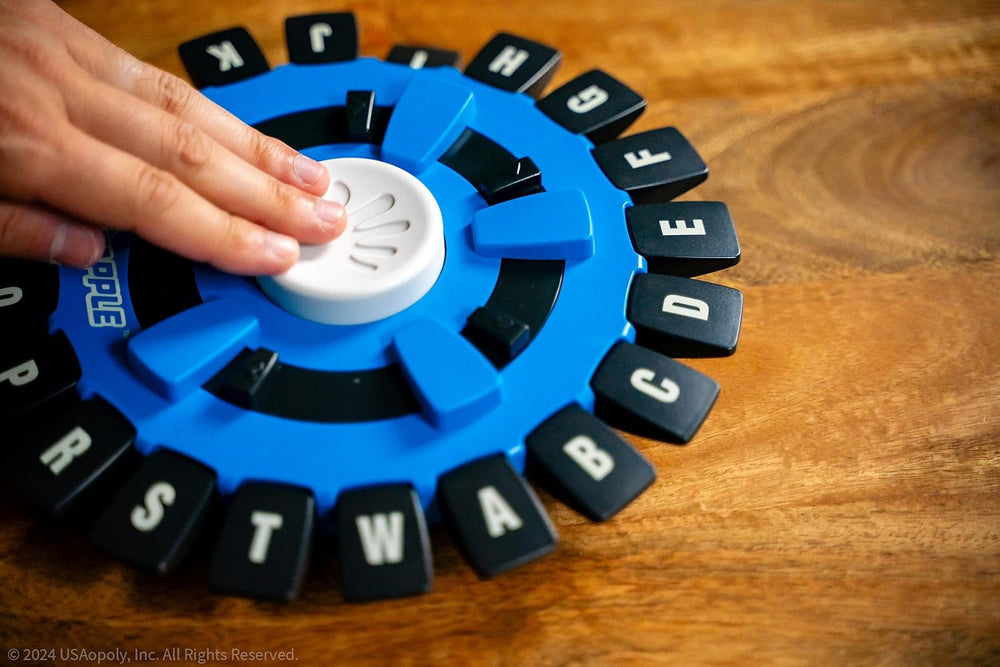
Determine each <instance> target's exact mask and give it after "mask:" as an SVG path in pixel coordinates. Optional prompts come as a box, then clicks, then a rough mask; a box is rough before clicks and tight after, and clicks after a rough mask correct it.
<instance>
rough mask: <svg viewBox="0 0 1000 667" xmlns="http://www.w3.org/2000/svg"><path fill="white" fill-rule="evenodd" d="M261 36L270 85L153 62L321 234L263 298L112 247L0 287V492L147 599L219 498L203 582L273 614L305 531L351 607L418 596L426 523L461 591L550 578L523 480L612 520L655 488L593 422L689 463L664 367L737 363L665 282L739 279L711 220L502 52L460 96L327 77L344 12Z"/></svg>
mask: <svg viewBox="0 0 1000 667" xmlns="http://www.w3.org/2000/svg"><path fill="white" fill-rule="evenodd" d="M286 32H287V38H288V45H289V54H290V58H291V60H292V63H291V64H288V65H284V66H281V67H278V68H275V69H273V70H271V69H269V67H268V65H267V63H266V60H265V59H264V56H263V54H262V53H261V52H260V50H259V49H258V47H257V46H256V44H255V43H254V42H253V40H252V38H251V37H250V36H249V34H248V33H247V32H246V31H245V30H242V29H231V30H226V31H222V32H219V33H213V34H211V35H207V36H205V37H202V38H199V39H196V40H192V41H191V42H187V43H185V44H184V45H182V46H181V56H182V59H183V61H184V63H185V66H186V67H187V69H188V71H189V73H190V75H191V77H192V80H193V81H194V82H195V84H196V85H198V86H199V87H202V88H203V92H204V94H205V95H207V96H208V97H209V98H211V99H213V100H214V101H215V102H217V103H219V104H220V105H221V106H223V107H225V108H227V109H229V110H230V111H232V112H233V113H234V114H236V115H237V116H238V117H240V118H241V119H243V120H244V121H246V122H248V123H250V124H252V125H254V126H256V127H257V128H258V129H260V130H261V131H263V132H265V133H267V134H270V135H272V136H275V137H278V138H279V139H281V140H283V141H285V142H286V143H288V144H290V145H291V146H293V147H294V148H296V149H298V150H301V151H302V152H304V153H305V154H307V155H309V156H310V157H312V158H314V159H316V160H320V161H323V163H324V164H325V165H326V166H327V168H328V170H330V172H331V181H332V185H331V188H330V191H329V192H328V193H327V197H328V198H331V199H337V200H339V201H341V202H342V203H344V204H345V206H346V208H347V210H348V217H349V223H348V229H347V231H346V232H345V233H344V235H343V237H341V238H340V239H337V240H336V241H334V242H333V243H331V244H329V245H328V246H321V247H315V248H304V250H303V257H302V259H301V260H300V262H299V264H298V265H297V266H296V267H294V268H293V269H292V270H291V271H290V272H289V273H288V274H285V275H283V276H279V277H276V278H274V279H260V280H254V279H250V278H245V277H238V276H233V275H229V274H225V273H222V272H219V271H217V270H215V269H212V268H210V267H207V266H204V265H200V264H195V263H192V262H190V261H188V260H184V259H181V258H179V257H176V256H174V255H171V254H169V253H167V252H164V251H162V250H159V249H157V248H154V247H152V246H150V245H148V244H146V243H144V242H141V241H139V240H137V239H135V238H133V237H130V236H129V235H125V234H117V235H111V236H110V237H109V242H108V245H107V251H106V253H105V255H104V256H103V257H102V258H101V259H100V260H99V261H98V262H97V264H95V265H94V266H93V267H92V268H90V269H87V270H86V271H78V270H70V269H65V268H60V269H58V270H56V269H55V268H54V267H49V266H42V265H37V264H31V263H26V262H12V261H8V262H5V263H4V264H3V265H2V266H0V318H2V319H0V327H3V328H4V330H5V331H8V332H10V334H11V337H12V339H13V344H11V345H8V346H6V347H5V350H4V352H3V353H2V356H0V405H2V406H3V407H0V419H4V420H5V421H6V423H7V424H8V426H9V428H10V429H11V432H13V433H15V434H16V435H17V439H18V440H19V442H18V443H17V444H16V445H15V446H11V447H8V448H7V451H6V452H5V454H4V455H5V458H6V466H5V468H6V469H7V471H8V473H10V477H11V478H12V480H13V482H14V483H15V484H16V485H17V486H18V487H20V488H21V489H22V490H23V491H24V492H25V493H26V494H27V495H29V497H31V498H32V499H33V500H34V501H35V502H36V503H37V504H38V505H40V506H41V507H42V508H43V509H45V510H46V511H48V512H49V513H51V514H53V515H56V516H67V515H73V514H75V513H81V512H82V513H85V512H86V511H88V508H95V507H96V508H98V509H99V510H100V511H99V512H98V518H97V520H96V523H95V524H94V528H93V532H92V535H93V539H94V541H95V542H96V543H97V544H98V545H99V546H100V547H101V548H103V549H105V550H107V551H108V552H110V553H112V554H114V555H116V556H119V557H121V558H123V559H125V560H127V561H129V562H131V563H133V564H135V565H136V566H138V567H140V568H143V569H146V570H151V571H155V572H160V573H166V572H169V571H170V570H171V569H173V567H175V566H176V564H177V563H178V562H179V561H180V560H181V559H183V558H184V556H185V555H186V554H187V553H188V551H189V550H190V547H191V545H192V544H193V543H194V542H195V541H196V540H197V538H198V537H199V535H201V534H202V533H203V532H205V527H206V525H208V522H210V521H211V519H210V518H209V517H210V511H209V510H210V508H211V507H212V506H213V505H214V504H215V503H216V502H219V499H221V502H222V503H223V505H224V507H225V515H224V518H223V519H222V521H221V525H219V526H217V527H216V530H215V532H216V533H217V534H218V537H217V542H216V548H215V555H214V558H213V563H212V568H211V572H210V583H211V584H212V586H213V587H214V588H215V589H216V590H219V591H222V592H227V593H233V594H238V595H246V596H251V597H262V598H277V599H289V598H291V597H294V595H295V594H296V593H297V591H298V590H299V587H300V584H301V581H302V577H303V574H304V572H305V569H306V566H307V563H308V557H309V554H310V544H311V540H312V536H313V534H314V532H315V531H316V530H319V529H325V528H329V529H332V530H333V531H334V532H335V533H336V536H337V544H338V550H339V563H340V569H341V574H342V577H341V579H342V586H343V592H344V596H345V597H346V598H347V599H350V600H365V599H376V598H386V597H399V596H404V595H413V594H419V593H423V592H426V591H428V590H429V589H430V588H431V584H432V565H431V554H430V549H429V544H428V539H427V528H426V525H425V517H430V519H431V520H438V519H441V520H444V521H445V522H446V524H447V525H448V527H449V529H450V530H451V532H452V534H453V535H454V537H455V539H456V541H457V543H458V545H459V547H460V548H461V549H462V551H463V553H464V554H465V555H466V557H467V558H468V560H469V562H470V564H471V565H472V567H473V568H474V569H475V570H476V571H477V573H479V574H480V575H481V576H493V575H496V574H499V573H501V572H503V571H505V570H508V569H510V568H513V567H516V566H518V565H520V564H523V563H525V562H528V561H530V560H533V559H535V558H537V557H540V556H542V555H544V554H546V553H548V552H550V551H551V550H552V549H553V548H554V547H555V545H556V541H557V538H556V533H555V529H554V527H553V526H552V524H551V522H550V521H549V519H548V517H547V516H546V514H545V511H544V509H543V508H542V507H541V505H540V503H539V502H538V500H537V498H536V497H535V495H534V493H533V492H532V490H531V488H530V487H529V486H528V485H527V484H526V483H525V481H524V479H523V478H522V476H521V473H524V472H527V473H528V475H529V477H531V478H533V479H536V480H537V481H538V482H539V483H541V484H544V485H546V486H547V487H548V488H550V489H551V490H552V491H553V493H555V494H556V495H558V496H559V497H560V498H562V499H564V500H565V501H566V502H567V503H569V504H571V505H572V506H573V507H575V508H576V509H578V510H579V511H581V512H582V513H584V514H586V515H587V516H589V517H591V518H592V519H594V520H604V519H607V518H609V517H611V516H613V515H614V514H615V513H617V512H618V511H619V510H621V509H622V508H623V507H625V506H626V505H627V504H628V503H629V502H631V501H632V500H633V499H634V498H636V497H637V496H638V495H639V494H641V493H642V491H643V490H645V489H646V488H647V487H648V486H649V484H651V483H652V482H653V479H654V477H655V473H654V471H653V469H652V467H651V466H650V465H649V463H648V462H647V461H646V460H645V459H644V458H643V457H642V456H641V455H640V454H639V453H638V452H637V451H636V450H635V449H633V448H632V447H631V446H630V445H628V444H627V443H626V442H625V441H624V440H622V439H621V438H620V437H619V436H618V435H617V434H616V433H615V431H614V430H613V429H611V428H609V427H608V426H607V425H605V421H606V422H608V423H610V424H612V425H614V426H617V427H621V428H625V429H628V430H632V431H639V432H643V433H649V434H652V435H655V436H657V437H660V438H662V439H665V440H670V441H673V442H678V443H683V442H687V441H688V440H690V439H691V438H692V437H693V436H694V434H695V432H696V431H697V429H698V427H699V426H700V425H701V423H702V422H703V420H704V419H705V417H706V415H707V414H708V412H709V410H710V408H711V406H712V404H713V403H714V401H715V398H716V396H717V394H718V387H717V385H716V384H715V383H714V382H713V381H712V380H711V379H709V378H707V377H705V376H704V375H702V374H700V373H698V372H696V371H694V370H693V369H691V368H688V367H686V366H684V365H683V364H680V363H678V362H676V361H674V360H673V359H672V358H670V357H671V356H682V357H683V356H718V355H726V354H731V353H732V352H733V351H734V350H735V347H736V342H737V338H738V333H739V327H740V318H741V314H742V297H741V295H740V294H739V292H737V291H736V290H732V289H729V288H726V287H722V286H719V285H713V284H711V283H706V282H702V281H697V280H693V279H692V278H691V277H692V276H696V275H699V274H703V273H707V272H711V271H715V270H718V269H721V268H725V267H727V266H731V265H733V264H735V263H736V262H737V261H738V260H739V248H738V244H737V241H736V236H735V233H734V232H733V227H732V222H731V220H730V219H729V214H728V211H727V210H726V207H725V206H724V205H722V204H720V203H717V202H676V203H675V202H670V201H669V199H671V198H672V197H674V196H676V195H678V194H680V193H682V192H684V191H686V190H688V189H690V188H691V187H693V186H694V185H696V184H697V183H699V182H701V181H702V180H704V178H705V177H707V168H706V167H705V165H704V163H703V162H702V161H701V158H700V157H699V156H698V155H697V153H696V152H695V151H694V149H693V148H691V146H690V145H689V144H688V143H687V141H686V140H685V139H684V138H683V136H682V135H681V134H680V133H679V132H677V131H676V130H674V129H673V128H663V129H660V130H653V131H649V132H644V133H642V134H637V135H632V136H628V137H624V138H616V137H618V135H619V134H620V133H621V132H623V131H624V130H625V129H626V128H627V127H628V126H629V125H630V124H631V123H632V122H633V121H634V120H635V119H636V118H637V117H638V116H639V114H640V113H641V112H642V110H643V108H644V105H645V104H644V102H643V101H642V99H641V98H640V97H639V96H638V95H637V94H636V93H634V92H633V91H631V90H630V89H629V88H627V87H626V86H625V85H624V84H622V83H620V82H618V81H616V80H614V79H613V78H611V77H610V76H608V75H607V74H605V73H603V72H601V71H599V70H592V71H590V72H587V73H585V74H583V75H581V76H580V77H577V78H576V79H574V80H572V81H570V82H569V83H567V84H565V85H563V86H562V87H560V88H559V89H557V90H555V91H553V92H552V93H550V94H549V95H548V96H546V97H544V98H542V99H536V98H538V97H539V96H540V95H541V91H542V90H543V89H544V87H545V85H546V83H547V82H548V80H549V79H550V78H551V76H552V73H553V72H554V71H555V68H556V66H557V65H558V63H559V54H558V53H557V52H556V51H554V50H552V49H550V48H549V47H546V46H544V45H542V44H538V43H536V42H532V41H529V40H526V39H523V38H519V37H516V36H513V35H507V34H500V35H498V36H497V37H495V38H494V39H493V40H491V41H490V43H489V44H487V45H486V46H485V47H484V48H483V50H482V51H481V52H480V53H479V54H478V55H477V56H476V57H475V58H474V59H473V60H472V61H471V62H470V63H469V65H468V66H467V67H466V68H465V70H464V73H461V72H459V70H458V69H456V66H457V64H458V56H457V54H455V53H453V52H448V51H442V50H434V49H427V48H422V47H408V46H400V47H395V48H394V49H393V51H392V52H391V53H390V55H389V58H388V61H379V60H375V59H370V58H357V34H356V27H355V24H354V18H353V16H352V15H350V14H346V13H335V14H318V15H310V16H299V17H293V18H290V19H288V21H287V22H286ZM647 259H648V264H649V267H650V270H649V271H647V261H646V260H647ZM42 329H44V331H42ZM39 334H41V335H39ZM637 343H638V344H637ZM594 413H596V414H597V415H598V416H599V417H601V418H602V419H599V418H598V417H595V416H594ZM43 424H44V425H43ZM137 455H138V456H137Z"/></svg>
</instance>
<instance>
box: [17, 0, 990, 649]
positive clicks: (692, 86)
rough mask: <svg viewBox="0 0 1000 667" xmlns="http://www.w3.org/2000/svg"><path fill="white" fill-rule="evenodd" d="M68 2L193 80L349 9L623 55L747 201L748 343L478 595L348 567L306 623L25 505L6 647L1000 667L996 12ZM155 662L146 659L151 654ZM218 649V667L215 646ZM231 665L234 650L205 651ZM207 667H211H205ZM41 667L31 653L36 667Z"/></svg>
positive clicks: (631, 73)
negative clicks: (647, 467)
mask: <svg viewBox="0 0 1000 667" xmlns="http://www.w3.org/2000/svg"><path fill="white" fill-rule="evenodd" d="M62 5H63V6H64V7H65V9H66V10H67V11H69V12H70V13H71V14H73V15H75V16H77V17H78V18H80V19H81V20H82V21H84V22H85V23H87V24H88V25H90V26H92V27H93V28H95V29H96V30H98V31H99V32H101V33H103V34H104V35H106V36H108V37H109V38H110V39H111V40H112V41H114V42H115V43H117V44H119V45H121V46H122V47H123V48H125V49H126V50H128V51H130V52H132V53H134V54H136V55H137V56H138V57H140V58H142V59H144V60H147V61H149V62H151V63H154V64H156V65H158V66H161V67H163V68H165V69H167V70H170V71H173V72H175V73H178V74H180V73H182V68H181V66H180V62H179V60H178V58H177V55H176V45H177V44H178V43H180V42H182V41H184V40H186V39H189V38H191V37H194V36H198V35H200V34H204V33H207V32H211V31H213V30H217V29H221V28H225V27H229V26H231V25H236V24H243V25H245V26H246V27H247V28H248V29H249V30H250V31H251V33H252V34H253V35H254V36H255V37H256V38H257V40H258V41H259V42H260V43H261V45H262V46H263V47H264V49H265V51H266V52H267V55H268V57H269V59H270V61H271V63H272V64H279V63H282V62H285V61H286V59H287V58H286V55H285V50H284V44H283V19H284V17H285V16H288V15H292V14H297V13H309V12H315V11H324V10H341V9H352V10H353V11H354V12H356V14H357V17H358V21H359V26H360V30H361V52H362V54H364V55H375V56H379V57H384V55H385V54H386V53H387V52H388V50H389V48H390V47H391V46H392V45H393V44H395V43H413V42H420V43H426V44H429V45H436V46H442V47H446V48H451V49H455V50H458V51H460V52H461V53H462V54H463V55H464V58H465V61H466V62H467V61H468V60H469V59H470V58H471V57H472V55H473V54H475V52H476V51H477V50H478V48H479V47H480V46H481V45H482V44H484V43H485V42H486V41H487V40H488V39H489V38H490V37H491V36H492V35H493V34H494V33H496V32H498V31H501V30H505V31H510V32H514V33H519V34H521V35H524V36H526V37H529V38H533V39H536V40H538V41H542V42H545V43H548V44H551V45H553V46H555V47H557V48H559V49H560V50H561V51H562V53H563V58H564V59H563V64H562V66H561V69H560V71H559V72H558V74H557V76H556V80H555V82H554V83H556V84H558V83H561V82H563V81H566V80H568V79H570V78H572V77H573V76H576V75H577V74H580V73H582V72H584V71H585V70H587V69H590V68H592V67H595V66H598V67H601V68H603V69H605V70H606V71H608V72H610V73H612V74H613V75H614V76H616V77H617V78H619V79H621V80H623V81H625V82H627V83H628V84H629V85H630V86H631V87H632V88H634V89H635V90H637V91H640V92H641V93H642V94H643V95H644V97H645V98H646V99H647V100H648V102H649V107H648V110H647V112H646V114H645V115H644V116H643V117H642V118H641V119H640V120H639V121H638V123H637V124H636V125H635V126H634V128H633V130H632V131H639V130H645V129H652V128H654V127H659V126H662V125H675V126H677V127H678V128H680V129H681V130H682V131H683V132H684V133H685V134H686V135H687V136H688V138H689V139H690V140H691V141H692V143H693V144H694V145H695V146H696V147H697V148H698V149H699V151H700V152H701V154H702V155H703V157H704V158H705V159H706V161H707V162H708V164H709V167H710V169H711V174H712V175H711V177H710V178H709V180H708V182H707V183H705V184H704V185H702V186H700V187H699V188H697V190H696V191H694V192H693V193H691V194H690V195H689V197H687V198H691V199H718V200H721V201H725V202H726V203H728V205H729V207H730V209H731V210H732V212H733V216H734V219H735V221H736V223H737V227H738V231H739V235H740V240H741V242H742V248H743V262H742V263H741V264H740V265H739V266H737V267H736V268H734V269H732V270H729V271H725V272H722V273H720V274H717V275H714V276H712V277H711V279H712V280H714V281H717V282H722V283H725V284H728V285H731V286H734V287H737V288H739V289H740V290H742V291H743V293H744V295H745V298H746V308H745V318H744V326H743V333H742V338H741V344H740V349H739V351H738V352H737V353H736V355H735V356H733V357H731V358H727V359H718V360H710V361H694V362H691V364H692V365H693V366H695V367H697V368H698V369H700V370H702V371H704V372H706V373H708V374H709V375H711V376H712V377H713V378H715V379H716V380H717V381H718V382H719V383H720V384H721V386H722V394H721V397H720V399H719V401H718V403H717V405H716V407H715V409H714V411H713V412H712V413H711V415H710V416H709V418H708V420H707V422H706V424H705V425H704V427H703V428H702V430H701V431H700V433H699V434H698V435H697V437H695V438H694V440H693V441H692V442H691V443H690V444H688V445H687V446H685V447H676V446H671V445H666V444H663V443H660V442H656V441H651V440H644V439H640V438H632V441H633V442H634V443H635V444H636V445H637V447H638V448H639V449H640V450H641V451H642V453H643V454H644V455H645V456H646V457H648V458H649V459H650V460H651V461H652V462H653V463H654V464H655V466H656V468H657V469H658V471H659V479H658V480H657V482H656V483H655V485H654V486H653V487H652V488H651V489H650V490H649V491H647V492H646V493H645V494H643V495H642V496H641V497H640V498H639V499H638V500H637V501H636V502H635V503H634V504H633V505H631V506H630V507H629V508H627V509H626V510H625V511H623V512H622V513H621V514H619V515H618V516H616V517H615V518H614V519H613V520H611V521H609V522H607V523H606V524H592V523H589V522H587V521H586V520H584V519H582V518H580V517H579V516H578V515H577V514H575V513H573V512H572V511H570V510H568V509H567V508H565V507H564V506H562V505H561V504H559V503H557V502H556V501H554V500H553V499H552V498H551V497H549V496H547V495H545V494H544V493H543V494H541V496H542V499H543V501H544V503H545V506H546V507H547V508H548V510H549V511H550V513H551V515H552V518H553V521H554V523H555V524H556V526H557V528H558V530H559V533H560V536H561V545H560V547H559V549H558V551H557V552H556V553H555V554H554V555H552V556H550V557H547V558H545V559H542V560H541V561H538V562H535V563H533V564H531V565H529V566H527V567H524V568H522V569H519V570H515V571H513V572H511V573H508V574H506V575H503V576H501V577H499V578H496V579H494V580H490V581H479V580H478V579H477V578H476V577H475V576H474V575H473V573H472V572H471V570H470V569H469V568H468V567H467V566H466V565H465V564H464V563H463V561H462V559H461V558H460V556H459V554H458V552H457V551H456V549H455V548H454V546H453V545H452V544H451V542H450V541H449V539H448V538H447V537H446V536H445V535H444V533H443V531H442V530H440V529H436V530H434V531H432V533H433V534H432V541H433V548H434V553H435V563H436V564H435V573H436V580H435V587H434V591H433V592H432V593H431V594H429V595H426V596H424V597H421V598H415V599H407V600H398V601H389V602H381V603H374V604H367V605H353V606H352V605H348V604H345V603H344V602H343V601H342V599H341V596H340V593H339V592H338V584H337V581H336V574H335V571H334V568H333V561H332V556H328V557H326V558H323V557H321V558H319V559H317V560H316V561H315V562H314V566H313V568H312V570H311V573H310V575H309V577H308V580H307V583H306V587H305V591H304V593H303V595H302V596H301V598H300V599H299V600H298V601H296V602H295V603H293V604H290V605H279V604H270V603H259V602H252V601H247V600H243V599H236V598H226V597H220V596H216V595H213V594H211V593H209V592H208V590H207V586H206V583H205V574H206V570H207V565H206V562H205V561H206V559H205V557H201V558H196V559H195V562H193V563H192V564H190V565H189V566H187V567H185V568H183V571H182V572H180V573H179V574H177V575H174V576H172V577H170V578H167V579H163V580H159V579H155V578H151V577H149V576H145V575H140V574H137V573H134V572H133V571H132V570H130V569H128V568H126V567H124V566H120V565H118V564H117V563H116V562H113V561H111V560H110V559H109V558H107V557H105V556H103V555H101V554H100V553H98V552H97V551H96V550H95V549H94V548H92V547H91V546H90V545H89V544H88V543H87V541H86V539H85V538H84V537H83V536H82V535H79V534H75V533H73V532H72V531H67V530H65V529H62V528H54V527H52V526H51V525H50V524H48V523H46V522H45V521H43V520H42V519H40V518H39V517H38V516H37V515H36V514H35V513H34V512H33V511H32V510H31V509H30V508H29V507H28V505H27V503H26V502H25V501H23V500H22V499H21V498H20V497H19V496H17V495H16V494H15V493H14V491H12V490H11V489H10V488H9V487H7V486H3V487H0V581H2V585H0V641H2V644H3V646H2V647H0V648H3V649H4V651H3V655H0V661H4V660H8V657H7V656H6V649H8V648H21V649H26V648H57V649H58V648H64V649H65V648H86V649H91V650H113V649H115V648H119V649H121V650H124V651H129V652H131V651H132V650H133V649H141V650H144V651H154V652H162V651H163V650H164V649H167V648H170V647H183V648H194V649H199V650H218V651H224V652H225V656H224V657H231V655H230V654H229V651H230V650H231V649H232V648H242V649H247V650H272V651H276V650H294V654H295V657H296V658H297V659H298V660H299V662H300V663H302V664H322V665H341V664H343V665H348V664H377V665H383V664H462V665H466V664H476V665H478V664H501V665H536V664H546V665H548V664H596V665H624V664H636V665H642V664H650V663H660V662H664V663H679V664H690V663H709V664H728V663H744V662H751V663H758V662H765V663H782V664H785V663H787V664H817V663H818V664H829V663H852V664H853V663H856V662H861V663H869V664H870V663H879V664H925V663H931V664H934V663H937V664H942V663H943V664H956V663H970V664H986V663H993V664H998V663H1000V454H998V449H1000V447H998V444H1000V399H998V394H1000V370H998V364H997V359H998V357H1000V335H998V333H1000V217H998V211H1000V76H998V71H1000V69H998V62H1000V6H998V5H997V3H995V2H986V1H984V2H961V1H956V0H951V1H949V2H933V1H931V2H904V1H899V0H895V1H883V2H878V3H875V2H869V1H868V0H856V1H846V0H845V1H836V2H835V1H831V2H792V1H789V0H766V1H760V2H752V3H750V2H726V1H722V0H697V1H688V0H676V1H674V0H672V1H669V2H668V1H666V0H661V1H658V2H648V3H626V2H609V1H606V0H542V1H539V0H533V1H530V2H528V1H524V0H503V1H494V0H489V1H483V0H479V1H478V2H475V3H467V4H466V3H460V2H454V3H447V6H446V3H421V2H407V3H403V2H398V3H394V2H390V1H388V0H359V1H358V2H356V3H354V4H353V5H351V6H348V5H343V4H339V3H337V2H335V1H332V0H328V1H327V2H323V3H320V2H307V1H305V0H302V1H291V0H290V1H287V2H263V1H256V0H247V1H245V2H239V3H237V2H225V1H221V2H200V3H190V2H187V1H185V0H157V1H155V2H145V1H143V2H122V3H108V2H101V1H99V0H67V1H66V2H63V3H62ZM129 654H130V655H132V654H131V653H129ZM202 657H206V656H204V655H203V656H202ZM207 657H211V656H207ZM209 662H212V661H209ZM15 664H23V663H15Z"/></svg>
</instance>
